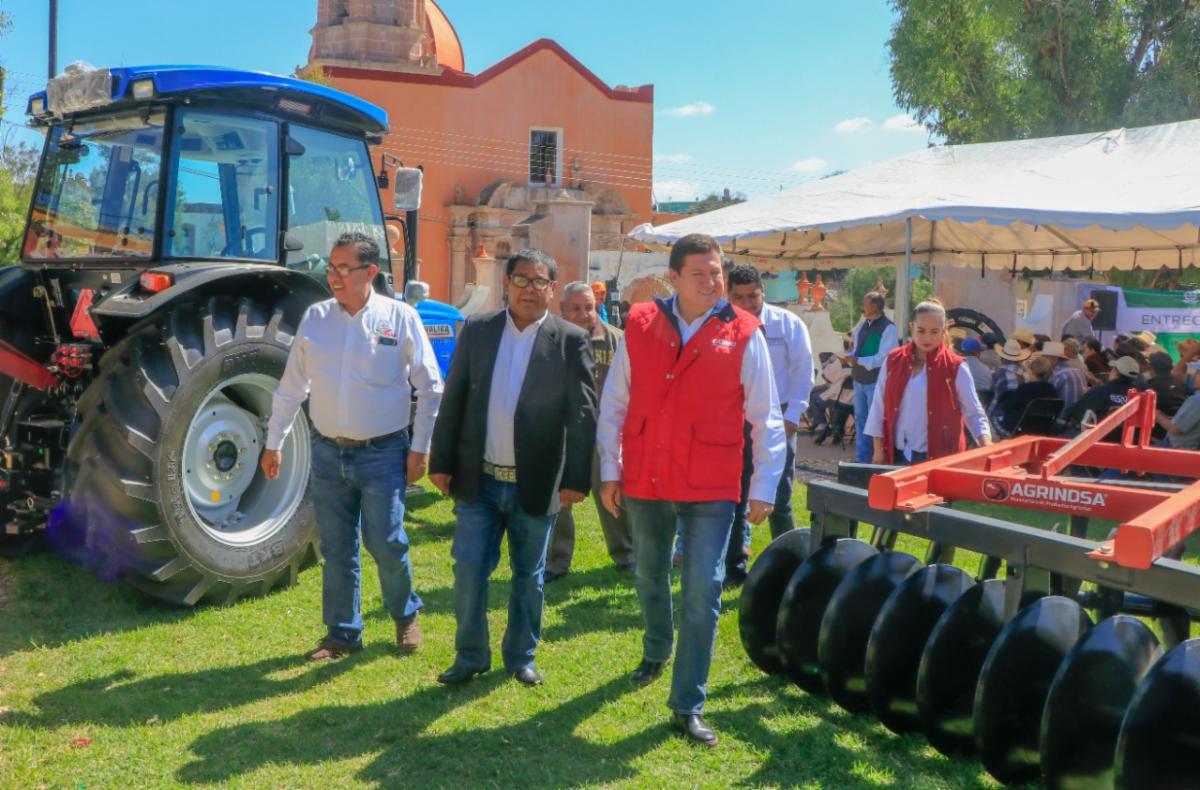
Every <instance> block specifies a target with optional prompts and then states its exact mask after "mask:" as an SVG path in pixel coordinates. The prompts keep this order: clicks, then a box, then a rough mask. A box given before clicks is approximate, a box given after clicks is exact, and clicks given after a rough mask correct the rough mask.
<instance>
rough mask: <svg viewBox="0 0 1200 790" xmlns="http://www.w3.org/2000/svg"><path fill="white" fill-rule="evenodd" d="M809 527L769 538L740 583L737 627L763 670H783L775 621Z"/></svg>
mask: <svg viewBox="0 0 1200 790" xmlns="http://www.w3.org/2000/svg"><path fill="white" fill-rule="evenodd" d="M808 538H809V530H807V529H793V530H789V531H788V532H785V533H784V534H782V535H780V536H779V537H778V538H776V539H775V540H773V541H771V545H770V546H767V548H766V549H765V550H764V551H763V553H762V554H760V555H759V557H758V559H757V560H755V562H754V565H753V566H751V568H750V573H749V575H748V576H747V577H746V582H745V584H743V585H742V598H741V603H740V606H739V608H738V631H739V632H740V633H741V636H742V647H744V648H745V649H746V655H748V656H750V660H751V661H753V662H754V665H755V666H757V667H758V668H759V669H761V670H762V671H763V672H766V673H767V674H775V673H777V672H782V671H783V659H782V657H781V656H780V654H779V648H778V647H777V645H776V642H775V624H776V622H777V621H778V620H779V604H780V602H781V601H782V600H783V591H784V590H785V589H786V588H787V585H788V581H789V580H790V579H791V578H792V574H794V573H795V572H796V568H799V567H800V563H802V562H804V560H806V559H807V558H808Z"/></svg>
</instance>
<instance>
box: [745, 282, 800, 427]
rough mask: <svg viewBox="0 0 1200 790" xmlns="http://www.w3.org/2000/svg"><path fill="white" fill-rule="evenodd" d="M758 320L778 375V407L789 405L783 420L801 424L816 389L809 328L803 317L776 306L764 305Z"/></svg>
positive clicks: (776, 382) (776, 383)
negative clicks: (810, 397) (810, 395)
mask: <svg viewBox="0 0 1200 790" xmlns="http://www.w3.org/2000/svg"><path fill="white" fill-rule="evenodd" d="M758 320H760V321H762V324H763V334H765V335H766V337H767V349H768V350H769V351H770V352H771V370H772V371H774V373H775V391H776V392H777V393H778V395H779V404H780V406H781V407H782V406H783V405H784V404H787V411H785V412H784V413H783V419H785V420H787V421H788V422H790V423H791V424H792V425H799V424H800V415H802V414H804V411H805V410H806V409H807V408H808V399H809V393H811V392H812V388H813V358H812V341H811V340H809V337H808V327H807V326H805V325H804V322H803V321H801V320H800V316H798V315H796V314H795V313H793V312H791V311H790V310H784V309H783V308H782V307H776V306H775V305H773V304H764V305H763V308H762V312H761V313H759V315H758Z"/></svg>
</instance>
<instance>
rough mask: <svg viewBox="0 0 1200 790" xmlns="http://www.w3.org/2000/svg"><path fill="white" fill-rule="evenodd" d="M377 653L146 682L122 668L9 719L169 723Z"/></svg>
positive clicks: (293, 685)
mask: <svg viewBox="0 0 1200 790" xmlns="http://www.w3.org/2000/svg"><path fill="white" fill-rule="evenodd" d="M372 652H374V651H367V652H364V653H358V654H356V655H353V656H350V657H348V658H346V659H343V660H341V661H335V662H322V663H319V664H313V663H309V662H307V661H305V660H304V657H303V656H300V655H296V656H281V657H276V658H270V659H266V660H264V661H258V662H255V663H253V664H245V665H241V666H231V667H221V668H219V669H209V670H204V671H200V672H180V673H172V674H167V675H155V676H154V677H149V678H143V679H140V680H135V679H134V678H135V677H136V676H135V675H134V673H133V672H130V671H128V670H122V671H120V672H114V673H112V674H110V675H106V676H104V677H99V678H88V679H86V680H81V681H78V682H76V683H72V684H71V685H69V686H64V687H62V688H59V689H55V690H54V691H48V692H46V693H44V694H39V695H38V696H36V697H34V699H33V704H34V706H35V707H36V708H37V710H38V713H37V715H29V714H25V713H16V714H11V715H10V717H9V718H8V719H7V720H6V723H8V724H16V725H21V726H26V727H37V728H44V729H51V730H53V729H56V728H59V727H61V726H63V725H64V724H76V723H80V724H82V723H91V724H102V725H105V726H111V727H124V726H130V725H134V726H136V725H140V724H144V723H145V722H146V721H147V720H149V719H157V720H158V721H160V722H167V721H172V720H175V719H179V718H182V717H184V716H190V715H192V714H196V713H211V712H213V711H219V710H224V709H227V708H233V707H238V706H240V705H245V704H247V703H251V702H257V701H259V700H262V699H267V698H268V697H274V696H278V695H282V694H293V693H296V692H302V691H307V690H309V689H311V688H313V687H314V686H317V685H320V684H322V683H327V682H329V681H331V680H333V679H335V678H337V677H338V676H339V675H341V674H342V673H344V672H346V671H347V670H349V669H352V668H353V667H354V666H355V665H356V664H360V663H361V662H362V661H363V660H368V659H369V658H370V655H371V653H372ZM273 676H274V677H273Z"/></svg>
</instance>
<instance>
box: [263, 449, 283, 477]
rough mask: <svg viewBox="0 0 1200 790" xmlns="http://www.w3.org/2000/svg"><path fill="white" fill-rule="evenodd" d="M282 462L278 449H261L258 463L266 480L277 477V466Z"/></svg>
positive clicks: (281, 455) (281, 454)
mask: <svg viewBox="0 0 1200 790" xmlns="http://www.w3.org/2000/svg"><path fill="white" fill-rule="evenodd" d="M282 463H283V453H281V452H280V451H278V450H263V452H262V458H261V459H260V460H259V462H258V465H259V466H260V467H262V470H263V474H264V475H266V476H267V479H268V480H277V479H279V466H280V464H282Z"/></svg>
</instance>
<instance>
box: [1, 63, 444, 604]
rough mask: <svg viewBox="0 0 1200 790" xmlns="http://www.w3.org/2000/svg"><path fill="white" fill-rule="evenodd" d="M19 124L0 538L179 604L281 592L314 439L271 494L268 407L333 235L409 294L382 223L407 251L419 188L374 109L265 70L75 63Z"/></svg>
mask: <svg viewBox="0 0 1200 790" xmlns="http://www.w3.org/2000/svg"><path fill="white" fill-rule="evenodd" d="M28 114H29V116H30V123H31V125H33V126H35V127H40V128H43V129H44V130H45V136H46V143H45V149H44V151H43V154H42V158H41V163H40V167H39V170H38V175H37V181H36V186H35V190H34V195H33V200H32V205H31V207H30V212H29V217H28V221H27V224H26V229H25V236H24V243H23V247H22V260H21V264H20V265H19V266H10V267H6V268H4V269H2V270H0V338H2V340H3V342H0V373H3V374H4V375H5V376H6V377H7V380H5V383H4V385H3V388H4V392H3V393H0V398H2V406H0V434H2V436H3V446H2V447H0V511H3V517H2V518H0V524H3V527H2V528H0V533H4V534H5V535H6V536H8V537H9V538H10V539H12V538H18V539H20V538H24V537H26V536H30V535H36V534H37V533H39V532H41V531H43V530H45V531H46V533H47V537H48V538H49V539H50V540H51V542H53V543H55V544H56V545H58V546H59V547H60V548H62V549H63V550H65V551H67V552H68V553H69V554H71V555H72V556H74V557H76V558H77V559H79V560H80V561H82V562H84V563H85V564H87V565H88V566H89V567H91V568H93V569H94V570H95V571H96V572H97V573H99V574H102V575H109V576H119V577H120V578H123V579H125V580H127V581H128V582H130V583H132V584H133V585H135V586H136V587H138V588H139V589H141V590H143V591H145V592H146V593H148V594H150V595H152V596H155V597H157V598H161V599H164V600H167V601H171V602H174V603H178V604H183V605H193V604H196V603H198V602H200V601H205V600H214V601H220V602H230V601H233V600H236V599H237V598H239V597H241V596H244V595H249V594H255V593H262V592H266V591H268V590H270V589H272V588H274V587H276V586H279V585H283V584H287V583H289V582H290V581H292V580H294V579H295V578H296V574H297V573H298V571H299V570H300V569H301V568H302V567H303V566H304V565H305V564H306V563H309V562H311V561H312V560H313V559H314V557H315V549H316V545H315V541H316V532H315V527H314V521H313V509H312V503H311V499H310V495H309V493H308V476H309V437H310V434H311V431H312V428H311V427H310V425H309V423H308V420H307V418H306V417H305V416H304V414H303V413H302V414H301V415H300V416H298V417H297V418H296V419H297V424H296V425H295V429H294V430H293V431H292V433H291V435H290V437H289V439H288V440H287V443H286V445H285V446H284V448H283V450H284V453H285V457H286V458H287V459H289V461H290V463H287V464H285V467H284V470H283V473H282V475H281V477H280V479H278V480H273V481H268V480H266V479H265V478H264V477H263V475H262V474H261V472H260V471H259V469H258V458H259V453H260V450H261V448H262V444H263V440H264V437H265V429H266V421H267V418H268V416H269V413H270V408H271V396H272V393H273V391H274V389H275V387H276V384H277V382H278V380H279V378H280V376H281V375H282V373H283V368H284V363H285V360H286V359H287V354H288V349H289V348H290V346H291V343H292V338H293V335H294V333H295V331H296V326H297V323H298V322H299V320H300V317H301V315H302V314H303V313H304V311H305V309H306V308H307V307H308V306H309V305H310V304H312V303H314V302H316V301H318V300H321V299H325V298H328V296H329V291H328V286H327V284H326V279H325V268H326V265H327V256H328V255H329V252H330V248H331V246H332V243H333V241H334V240H335V239H336V238H337V237H338V236H339V235H341V234H342V233H344V232H347V231H351V230H357V231H361V232H365V233H368V234H371V235H372V236H374V237H375V238H376V239H377V240H378V241H379V244H380V247H381V249H382V250H383V251H384V255H385V258H384V266H383V269H384V273H383V274H381V276H380V279H379V281H378V282H377V284H376V285H377V288H378V289H379V290H380V291H382V292H386V293H388V294H391V295H395V288H396V287H398V286H399V285H402V283H400V284H394V282H393V275H392V271H391V264H390V262H389V259H388V244H387V238H388V237H387V233H386V230H387V227H386V223H389V222H395V223H396V224H397V225H403V226H404V227H405V230H406V233H405V235H407V236H408V237H409V238H410V239H411V237H412V235H413V233H415V227H414V224H413V220H414V218H415V210H416V208H417V206H416V203H417V202H419V194H420V172H419V171H417V170H413V169H409V168H403V167H401V166H400V164H399V163H398V162H396V161H395V160H394V159H392V158H391V157H383V161H381V164H380V166H379V167H378V168H377V167H375V166H374V165H375V163H374V162H373V160H372V154H371V146H372V145H374V144H378V143H380V142H381V140H382V137H381V136H382V135H383V133H384V132H386V131H387V129H388V120H387V115H386V113H385V112H384V111H383V110H381V109H380V108H378V107H376V106H374V105H372V104H369V103H367V102H364V101H362V100H360V99H357V98H355V97H353V96H350V95H348V94H345V93H342V92H340V91H337V90H333V89H331V88H328V87H324V86H321V85H317V84H314V83H310V82H305V81H301V80H297V79H291V78H287V77H279V76H273V75H268V74H260V73H253V72H246V71H235V70H230V69H222V68H209V67H194V66H154V67H144V68H114V69H84V70H80V69H69V70H68V71H67V72H66V73H64V74H63V75H61V76H59V77H56V78H54V79H53V80H51V81H50V83H49V84H48V86H47V89H46V90H45V91H44V92H41V93H38V94H35V95H34V96H32V97H31V98H30V101H29V107H28ZM390 182H394V186H395V190H396V196H397V207H396V208H397V210H398V211H407V212H409V213H408V214H407V216H406V217H401V216H390V215H385V213H384V211H383V208H382V206H381V201H380V197H379V195H380V190H381V188H383V187H384V186H387V185H389V183H390ZM408 246H409V254H408V255H405V256H404V257H405V260H407V261H410V262H411V261H412V260H414V259H415V255H413V254H412V252H413V249H412V245H411V244H410V245H408ZM394 254H395V253H393V255H394ZM401 278H402V279H403V281H405V282H406V281H407V280H408V277H405V276H403V275H402V274H401V273H397V279H401ZM418 290H419V289H418ZM431 307H432V305H429V306H426V308H425V311H426V312H428V311H429V310H430V308H431Z"/></svg>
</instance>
